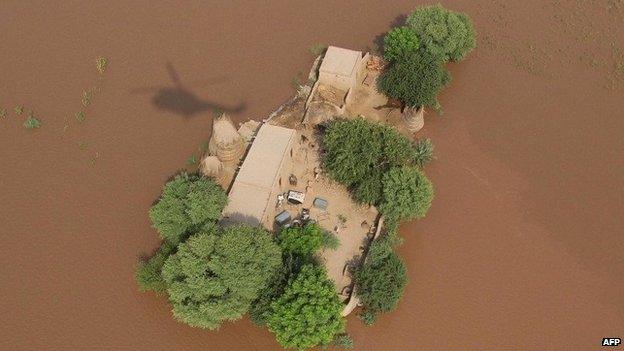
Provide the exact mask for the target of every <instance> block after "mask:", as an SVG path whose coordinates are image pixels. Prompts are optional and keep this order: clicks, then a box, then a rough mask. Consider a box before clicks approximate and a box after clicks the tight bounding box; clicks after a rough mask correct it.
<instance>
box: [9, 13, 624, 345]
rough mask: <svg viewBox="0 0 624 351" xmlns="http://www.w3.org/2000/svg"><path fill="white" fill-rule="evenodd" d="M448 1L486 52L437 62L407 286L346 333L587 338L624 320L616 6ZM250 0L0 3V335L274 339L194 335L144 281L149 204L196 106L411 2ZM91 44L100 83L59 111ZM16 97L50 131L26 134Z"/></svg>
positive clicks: (409, 235) (364, 339) (284, 81)
mask: <svg viewBox="0 0 624 351" xmlns="http://www.w3.org/2000/svg"><path fill="white" fill-rule="evenodd" d="M445 5H446V6H447V7H450V8H453V9H455V10H459V11H463V12H466V13H468V14H470V16H471V17H472V18H473V20H474V22H475V26H476V27H477V31H478V32H479V33H480V39H481V41H480V43H481V47H480V48H479V50H477V51H475V52H474V54H473V56H471V57H470V59H467V60H466V61H465V62H462V64H461V65H458V66H457V67H451V72H452V74H453V77H454V81H453V82H452V83H451V86H450V89H447V90H446V91H445V93H443V95H442V97H441V99H440V100H441V103H442V105H443V106H444V116H443V117H442V118H440V119H435V118H432V119H429V120H428V121H427V124H426V126H425V128H424V130H423V131H422V132H423V133H424V135H425V136H428V137H431V138H432V139H434V140H435V142H436V150H437V154H438V159H437V160H436V161H435V162H434V163H432V165H431V166H430V168H429V171H428V175H429V176H430V177H431V178H432V179H434V180H435V182H436V185H437V189H438V191H437V194H436V201H435V204H434V205H433V207H432V209H431V212H430V213H429V215H428V217H427V219H425V220H423V221H420V222H418V223H417V224H412V225H406V226H403V227H402V230H401V233H402V235H403V237H404V238H405V239H406V240H405V243H404V245H403V246H402V247H401V248H400V249H399V251H400V252H401V254H402V255H403V257H406V258H407V265H408V269H409V272H410V273H409V274H410V282H411V283H410V285H409V286H408V287H407V290H406V296H405V298H404V300H403V302H402V305H401V308H400V309H399V310H397V311H395V312H393V313H392V314H391V315H389V316H387V317H382V318H381V320H380V321H379V322H378V323H377V324H376V325H375V326H374V327H373V328H366V327H364V326H361V325H359V323H350V324H349V326H350V327H349V329H350V330H349V332H350V333H351V334H352V335H353V336H354V338H355V339H356V340H357V341H358V349H362V350H376V349H383V348H385V349H401V348H403V347H404V345H418V347H419V348H421V349H431V350H434V349H439V347H440V346H444V347H448V348H456V349H465V348H479V349H519V350H532V349H535V350H539V349H570V348H573V349H591V348H592V347H594V346H593V345H597V340H598V341H599V339H600V338H602V337H604V336H607V335H611V334H614V333H617V331H618V330H622V326H623V325H624V321H623V320H622V317H621V316H622V313H621V312H622V310H623V308H624V306H622V303H621V298H620V297H621V296H622V293H623V292H624V286H623V285H622V283H621V281H620V280H619V277H620V276H621V275H622V273H624V267H623V265H622V262H621V259H620V257H621V254H620V253H621V251H622V241H621V239H620V238H621V236H620V232H621V228H622V227H623V223H622V218H621V216H620V214H621V213H622V210H623V208H622V202H621V198H622V195H623V194H622V188H621V186H620V181H621V179H622V175H623V174H624V169H623V168H622V167H623V166H622V163H621V162H620V158H621V150H622V149H623V148H624V145H623V144H622V138H621V131H622V130H624V125H623V123H624V122H623V121H624V119H622V114H621V96H622V92H623V90H622V89H623V85H622V78H621V77H622V73H620V72H621V69H620V68H618V67H621V66H620V62H621V48H622V47H623V43H622V41H621V38H622V37H624V33H622V28H621V27H620V26H618V25H617V24H618V23H621V22H622V5H621V3H620V2H618V1H578V2H577V1H569V2H546V3H544V2H543V1H529V2H523V3H522V4H520V3H518V4H511V3H507V2H494V3H492V2H487V3H481V2H473V3H471V4H458V3H454V2H445ZM257 6H258V7H256V5H253V4H233V5H231V6H225V5H223V6H222V5H216V6H212V7H210V8H209V7H208V6H206V7H201V6H200V7H197V8H186V10H188V11H182V8H181V7H180V6H179V5H175V6H174V5H171V6H166V5H163V6H160V7H157V8H156V7H150V6H148V4H147V3H144V4H141V3H136V4H133V5H129V7H128V6H127V5H124V6H118V5H115V4H106V5H104V4H102V5H93V4H83V3H80V4H79V3H65V4H62V5H60V6H58V5H54V6H53V7H54V8H52V6H50V5H46V4H43V5H41V4H37V5H35V6H33V4H32V3H30V2H28V1H26V2H20V3H19V4H18V3H12V4H2V5H0V9H2V11H1V12H2V13H9V14H11V15H10V16H7V18H5V20H4V21H2V22H0V28H1V29H2V30H3V33H5V36H4V38H5V41H6V47H7V48H10V50H7V51H4V53H3V54H2V55H0V63H1V65H0V72H1V73H2V77H3V82H5V83H4V84H2V86H1V88H0V104H2V107H4V108H6V109H7V111H9V113H8V116H7V117H6V119H0V135H1V136H2V138H1V139H0V140H1V141H0V143H1V144H0V145H1V147H0V155H1V159H2V160H3V161H4V162H5V165H6V166H5V167H4V168H3V173H2V176H1V179H2V182H1V183H0V187H1V189H2V193H3V194H4V201H3V203H2V205H1V206H2V213H3V219H4V221H5V222H4V229H3V236H2V238H3V239H4V240H5V241H4V245H3V248H2V257H3V264H2V269H1V270H0V272H2V276H3V281H4V283H3V284H2V286H1V287H0V296H2V297H3V298H4V300H5V302H6V306H9V307H8V308H9V311H8V312H9V313H8V314H7V317H6V318H4V319H3V322H2V323H0V330H2V334H3V335H7V337H6V338H5V339H3V340H2V341H1V343H2V344H0V345H2V346H3V347H5V348H7V349H13V350H31V349H41V350H48V349H49V350H54V349H93V350H98V349H101V350H110V349H134V350H158V349H175V348H179V347H180V345H183V347H184V348H185V349H191V350H193V349H198V350H199V349H205V348H206V347H209V346H210V347H213V348H215V349H223V350H235V349H240V348H256V349H260V350H271V349H274V348H275V347H276V344H275V341H274V339H273V337H272V336H271V335H270V334H269V333H267V332H266V331H265V330H263V329H260V328H256V327H254V326H253V325H252V324H251V323H250V322H249V321H247V320H243V321H241V322H239V323H237V324H229V325H227V326H224V327H223V328H222V330H221V332H219V333H205V332H202V331H201V330H194V329H191V328H188V327H186V326H184V325H182V324H180V323H177V322H175V321H173V320H172V319H171V318H170V307H169V306H168V304H167V303H166V301H164V300H163V299H159V298H156V297H153V298H152V297H148V296H145V295H141V294H139V293H138V292H137V291H136V287H135V284H134V281H133V274H134V272H133V266H134V263H135V262H136V260H137V252H145V253H146V254H149V253H150V252H149V251H150V250H151V249H152V248H153V247H155V246H156V245H157V241H158V239H157V237H156V236H155V235H154V233H153V230H152V229H151V228H150V225H149V223H148V220H147V218H146V216H145V213H146V211H147V209H148V208H149V206H150V205H151V203H152V201H153V200H154V199H155V197H156V196H157V195H158V193H159V190H160V188H161V186H162V183H163V182H164V181H165V180H166V179H167V178H168V177H169V176H170V175H171V173H172V170H174V169H178V168H183V167H185V161H186V160H187V158H190V156H191V155H192V154H196V155H199V153H200V152H201V151H200V150H199V149H200V148H201V147H202V144H203V143H204V142H205V141H207V138H208V136H209V129H210V126H211V123H212V121H211V120H209V119H205V118H200V117H199V115H200V113H199V112H206V111H208V110H209V109H210V108H212V107H213V106H215V105H216V106H217V107H219V108H221V109H222V110H226V111H228V112H230V114H231V115H232V116H233V118H234V119H235V120H237V121H242V120H244V119H246V118H248V117H249V116H258V119H261V118H262V116H266V114H267V113H269V112H270V111H271V110H272V109H273V108H274V107H275V106H277V105H279V104H281V103H283V102H284V101H285V100H286V99H287V98H288V96H290V95H291V93H292V90H291V89H292V88H291V87H290V84H289V83H290V81H291V80H292V79H293V77H295V76H297V75H298V72H306V71H307V67H308V66H309V65H310V64H311V62H312V60H313V59H314V55H311V54H309V53H308V52H307V50H308V48H309V47H310V46H312V45H313V44H315V43H317V42H322V43H330V42H332V43H336V44H338V45H341V46H345V47H351V48H361V49H365V48H366V47H367V46H368V47H370V48H372V47H373V46H374V45H375V44H374V42H373V41H372V40H371V38H373V37H374V36H375V35H378V34H380V33H383V32H386V31H387V30H388V29H389V27H390V26H392V25H394V24H393V22H394V21H395V18H396V17H397V16H399V15H400V14H406V13H408V12H409V11H411V10H412V9H413V6H414V4H413V3H412V2H403V3H402V2H397V3H395V4H390V5H388V4H387V2H379V3H370V2H366V3H364V2H363V3H360V4H351V5H348V4H331V5H330V7H332V8H333V9H334V10H333V11H328V10H327V9H328V7H323V6H318V7H317V5H311V4H310V5H303V6H304V7H303V8H302V7H294V5H292V4H290V3H286V2H284V3H279V2H276V3H273V4H271V5H269V6H265V5H262V6H260V5H257ZM128 10H130V11H128ZM127 13H130V14H131V15H127ZM181 13H186V15H175V14H181ZM344 13H357V16H348V17H345V16H344V15H343V14H344ZM285 17H288V18H291V19H292V21H283V18H285ZM164 23H168V24H167V25H164ZM172 23H173V24H177V25H172ZM300 23H305V24H306V25H305V26H301V25H299V24H300ZM285 26H286V27H287V29H288V30H282V31H278V32H276V31H274V30H273V29H272V28H277V27H279V28H285ZM326 28H331V29H332V31H331V33H327V31H326V30H324V29H326ZM321 33H326V34H321ZM182 52H183V53H185V54H184V55H180V53H182ZM101 56H105V57H107V58H108V59H109V68H108V69H107V73H106V76H105V79H104V81H103V85H102V88H101V92H100V93H99V94H98V95H96V96H95V98H94V99H93V101H92V104H91V105H90V111H88V114H87V119H86V120H85V123H84V124H77V123H76V124H73V123H72V122H74V121H75V117H74V113H75V112H76V111H77V110H78V109H80V106H81V101H80V99H81V94H82V92H83V91H85V90H86V89H89V88H90V87H92V86H93V82H94V81H97V80H98V72H97V71H95V70H94V64H93V60H94V59H95V58H97V57H101ZM70 58H71V59H70ZM276 65H278V66H279V67H281V69H280V70H275V69H273V68H274V67H275V66H276ZM6 82H8V83H6ZM16 105H23V106H25V107H26V108H27V109H33V110H34V111H35V113H36V114H37V116H38V118H40V119H41V120H42V122H43V125H42V127H41V128H40V129H38V130H35V131H29V130H25V129H24V128H23V127H22V122H23V121H22V120H21V119H19V120H18V119H16V117H15V116H14V115H13V114H12V113H11V112H12V109H13V107H14V106H16ZM66 118H68V119H69V124H70V126H69V128H67V129H66V130H64V129H65V128H64V127H65V125H66V124H67V123H68V122H67V121H66ZM31 132H33V133H31ZM96 154H97V155H98V157H97V158H96ZM94 159H95V162H94V161H93V160H94ZM102 326H106V328H103V327H102ZM562 340H565V343H566V344H565V345H562Z"/></svg>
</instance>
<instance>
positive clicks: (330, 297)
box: [267, 264, 345, 350]
mask: <svg viewBox="0 0 624 351" xmlns="http://www.w3.org/2000/svg"><path fill="white" fill-rule="evenodd" d="M271 307H272V310H273V312H272V313H271V315H270V316H269V317H268V319H267V327H268V328H269V330H270V331H272V332H273V333H275V336H276V338H277V341H278V342H279V343H280V344H281V345H282V346H283V347H285V348H296V349H299V350H303V349H307V348H310V347H314V346H316V345H327V344H329V343H330V342H332V340H333V339H334V336H335V335H337V334H339V333H342V332H343V331H344V328H345V320H344V319H343V318H342V317H341V315H340V312H341V311H342V308H343V305H342V303H341V302H340V299H339V298H338V295H337V293H336V288H335V287H334V284H333V283H332V282H331V280H329V278H327V274H326V272H325V269H324V268H323V267H319V266H315V265H311V264H309V265H305V266H303V267H302V268H301V271H300V272H299V274H298V275H297V277H296V278H295V279H294V280H292V281H291V283H290V284H289V285H288V287H287V288H286V290H285V291H284V293H283V294H282V295H281V296H280V297H279V298H278V299H277V300H276V301H274V302H273V303H272V306H271Z"/></svg>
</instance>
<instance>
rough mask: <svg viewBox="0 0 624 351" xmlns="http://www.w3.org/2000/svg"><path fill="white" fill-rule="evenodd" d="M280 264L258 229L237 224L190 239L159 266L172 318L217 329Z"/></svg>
mask: <svg viewBox="0 0 624 351" xmlns="http://www.w3.org/2000/svg"><path fill="white" fill-rule="evenodd" d="M280 266H281V252H280V249H279V247H278V246H277V244H275V243H274V242H273V240H272V239H271V235H270V234H269V233H268V232H267V231H265V230H263V229H260V228H257V227H250V226H244V225H237V226H231V227H226V228H222V229H221V230H220V231H217V230H216V229H213V230H211V231H210V232H205V233H200V234H196V235H193V236H191V237H190V238H189V239H188V240H187V241H186V242H184V243H182V244H180V245H179V246H178V251H177V252H176V253H175V254H174V255H171V256H170V257H169V258H168V259H167V261H166V262H165V264H164V266H163V268H162V276H163V278H164V280H165V282H166V283H167V292H168V294H169V300H170V301H171V303H172V304H173V315H174V317H175V318H176V319H178V320H180V321H183V322H185V323H187V324H188V325H190V326H193V327H200V328H208V329H217V328H218V327H219V326H220V324H221V323H222V322H223V321H226V320H230V321H231V320H236V319H239V318H240V317H241V316H242V315H244V314H245V313H247V311H248V310H249V307H250V304H251V302H252V301H253V300H255V299H256V298H257V297H258V293H259V292H260V290H262V289H263V288H265V287H266V286H267V284H268V282H269V279H271V278H273V277H274V276H275V274H276V272H277V271H278V270H279V269H280Z"/></svg>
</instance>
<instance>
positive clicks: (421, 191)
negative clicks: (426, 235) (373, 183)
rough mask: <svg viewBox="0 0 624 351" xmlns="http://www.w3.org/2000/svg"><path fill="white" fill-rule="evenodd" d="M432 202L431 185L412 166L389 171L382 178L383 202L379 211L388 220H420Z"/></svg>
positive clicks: (418, 170)
mask: <svg viewBox="0 0 624 351" xmlns="http://www.w3.org/2000/svg"><path fill="white" fill-rule="evenodd" d="M432 200H433V185H432V184H431V182H430V181H429V179H427V177H426V176H425V174H424V173H423V172H422V171H421V170H420V169H418V168H416V167H413V166H404V167H397V168H393V169H391V170H389V171H388V172H386V174H384V178H383V200H382V202H381V205H380V206H379V210H380V211H381V212H382V213H383V214H384V215H385V216H386V217H388V218H391V219H396V220H405V219H411V218H422V217H424V216H425V215H426V214H427V211H428V210H429V207H431V201H432Z"/></svg>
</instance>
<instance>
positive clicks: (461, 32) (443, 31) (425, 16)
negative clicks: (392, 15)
mask: <svg viewBox="0 0 624 351" xmlns="http://www.w3.org/2000/svg"><path fill="white" fill-rule="evenodd" d="M407 26H408V27H409V28H411V29H412V30H413V31H414V33H415V34H416V36H417V37H418V39H420V45H421V47H422V48H423V49H424V50H425V51H427V52H429V53H430V54H431V55H433V56H434V57H438V58H440V59H441V60H444V61H449V60H450V61H460V60H462V59H463V58H464V57H465V56H466V54H467V53H469V52H470V51H472V49H474V47H475V45H476V40H475V30H474V27H473V25H472V21H471V20H470V18H469V17H468V16H466V15H465V14H463V13H458V12H453V11H450V10H447V9H445V8H444V7H442V5H434V6H426V7H421V8H418V9H416V10H415V11H414V12H413V13H412V14H411V15H410V16H409V17H408V18H407Z"/></svg>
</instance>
